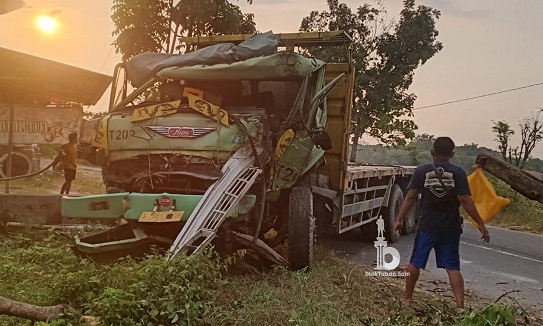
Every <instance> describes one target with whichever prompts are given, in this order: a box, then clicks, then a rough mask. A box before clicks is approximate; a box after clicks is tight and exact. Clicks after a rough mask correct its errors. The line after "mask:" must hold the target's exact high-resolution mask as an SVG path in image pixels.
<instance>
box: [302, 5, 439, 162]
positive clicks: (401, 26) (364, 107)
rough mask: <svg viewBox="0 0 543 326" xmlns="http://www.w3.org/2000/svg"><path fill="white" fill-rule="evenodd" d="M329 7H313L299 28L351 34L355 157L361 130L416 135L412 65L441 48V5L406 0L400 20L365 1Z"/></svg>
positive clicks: (390, 138) (330, 53) (336, 55)
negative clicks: (437, 7)
mask: <svg viewBox="0 0 543 326" xmlns="http://www.w3.org/2000/svg"><path fill="white" fill-rule="evenodd" d="M327 2H328V11H322V12H318V11H312V12H310V14H309V16H307V17H305V18H303V20H302V23H301V26H300V30H301V31H327V30H328V31H331V30H343V31H345V32H347V33H349V34H350V35H351V36H352V37H353V44H352V63H353V64H354V67H355V72H356V81H355V89H354V105H353V107H352V124H351V126H352V130H351V132H352V134H353V138H352V140H353V148H352V150H351V160H354V155H355V154H356V149H357V147H358V141H359V140H360V138H361V137H362V135H363V134H365V133H367V134H369V135H370V136H372V137H374V138H376V139H378V140H380V141H381V142H383V143H384V144H387V145H398V146H403V145H405V143H406V139H412V138H413V137H414V136H415V130H416V129H417V126H416V124H415V123H414V122H413V121H412V120H410V119H405V118H404V117H405V116H407V117H412V116H413V105H414V102H415V99H416V96H415V94H413V93H409V92H408V91H407V90H408V88H409V86H410V85H411V84H412V82H413V76H414V71H415V69H416V68H417V67H419V66H420V65H423V64H424V63H426V61H427V60H428V59H430V58H431V57H432V56H434V54H436V53H437V52H439V51H440V50H441V49H442V47H443V46H442V44H441V43H440V42H438V41H437V36H438V31H437V30H436V27H435V22H436V20H437V19H438V18H439V16H440V13H439V11H437V10H435V9H432V8H430V7H427V6H415V1H414V0H405V1H404V8H403V9H402V11H401V12H400V18H399V21H398V22H394V21H391V20H389V19H388V18H387V16H386V11H385V9H384V8H383V7H382V6H380V2H378V5H379V7H377V8H375V7H372V6H370V5H369V4H365V5H363V6H360V7H358V8H357V9H356V11H355V12H353V11H352V10H351V8H350V7H349V6H347V5H346V4H344V3H340V2H339V1H338V0H327ZM309 52H310V53H311V54H313V55H315V56H317V57H320V58H322V59H324V60H325V61H331V62H333V61H338V60H342V61H343V62H345V61H346V60H347V58H346V56H345V54H344V51H343V52H342V51H340V50H330V49H322V48H311V49H309Z"/></svg>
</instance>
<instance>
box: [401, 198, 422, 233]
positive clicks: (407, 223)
mask: <svg viewBox="0 0 543 326" xmlns="http://www.w3.org/2000/svg"><path fill="white" fill-rule="evenodd" d="M417 206H418V201H416V202H415V203H413V206H411V209H409V212H407V215H406V216H405V219H404V220H403V225H402V234H404V235H407V234H410V233H411V232H413V231H415V229H416V228H417V213H418V208H417Z"/></svg>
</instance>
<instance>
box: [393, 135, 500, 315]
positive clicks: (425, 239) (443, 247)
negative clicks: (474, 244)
mask: <svg viewBox="0 0 543 326" xmlns="http://www.w3.org/2000/svg"><path fill="white" fill-rule="evenodd" d="M431 153H432V158H433V162H432V163H428V164H423V165H421V166H418V167H417V168H416V169H415V172H414V173H413V175H412V176H411V181H410V182H409V185H408V186H407V189H408V192H407V195H406V197H405V200H404V202H403V204H402V207H401V208H400V212H399V213H398V216H397V218H396V223H395V224H394V228H395V230H396V232H399V231H400V230H401V228H402V222H403V219H404V218H405V216H406V214H407V212H409V209H410V208H411V206H412V205H414V204H415V202H416V201H417V197H418V194H419V193H420V194H422V198H421V208H422V215H421V217H420V220H419V224H418V231H417V235H416V238H415V244H414V246H413V253H412V255H411V260H410V262H409V265H408V266H407V270H406V271H407V272H408V273H409V276H407V278H406V280H405V299H404V300H403V302H402V303H403V305H404V306H410V305H411V300H412V298H413V291H414V289H415V285H416V283H417V280H418V278H419V274H420V269H421V268H423V269H424V268H426V263H427V261H428V256H429V255H430V251H431V250H432V248H433V249H434V251H435V255H436V265H437V267H438V268H445V269H446V270H447V274H448V275H449V281H450V283H451V287H452V290H453V294H454V297H455V299H456V304H457V307H459V308H463V307H464V278H463V277H462V273H461V272H460V253H459V247H460V234H462V217H461V216H460V212H459V208H460V205H462V207H463V208H464V209H465V211H466V212H467V213H468V214H469V216H470V217H471V218H473V220H474V221H475V222H477V224H478V225H479V231H480V232H481V239H483V241H484V242H489V241H490V235H489V233H488V230H487V229H486V227H485V223H484V221H483V220H482V219H481V217H480V216H479V212H477V208H476V207H475V204H474V203H473V200H472V199H471V192H470V189H469V184H468V180H467V176H466V172H465V171H464V170H463V169H462V168H461V167H459V166H457V165H454V164H452V163H450V162H449V160H450V159H451V158H452V157H453V156H454V142H453V141H452V139H450V138H449V137H438V138H437V139H436V140H435V142H434V145H433V149H432V150H431Z"/></svg>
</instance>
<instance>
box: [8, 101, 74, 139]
mask: <svg viewBox="0 0 543 326" xmlns="http://www.w3.org/2000/svg"><path fill="white" fill-rule="evenodd" d="M14 113H15V116H14V119H13V143H14V144H63V143H66V142H68V135H69V134H70V133H72V132H77V133H79V131H80V128H81V119H82V117H83V108H82V107H80V106H70V107H43V106H36V105H16V106H15V111H14ZM9 125H10V124H9V106H8V105H5V104H0V143H3V144H7V143H8V134H9Z"/></svg>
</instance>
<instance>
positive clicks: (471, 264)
mask: <svg viewBox="0 0 543 326" xmlns="http://www.w3.org/2000/svg"><path fill="white" fill-rule="evenodd" d="M489 232H490V237H491V239H490V243H488V244H486V243H483V241H482V240H481V239H480V234H479V231H478V230H476V229H475V228H474V227H473V226H472V225H471V224H468V223H466V224H464V234H463V235H462V238H461V242H460V257H461V267H460V268H461V270H462V273H463V275H464V279H465V283H466V290H468V291H470V290H471V291H473V292H475V293H477V294H478V295H479V296H480V297H483V298H485V299H486V300H496V299H498V298H499V297H500V296H502V295H503V294H505V293H508V292H509V291H518V292H512V293H509V294H507V296H510V297H514V298H516V299H517V300H518V301H519V303H520V304H521V305H522V306H523V307H526V308H530V309H531V310H532V311H534V312H535V313H537V314H539V315H541V316H543V236H539V235H534V234H528V233H524V232H518V231H511V230H506V229H502V228H496V227H489ZM414 238H415V235H414V234H410V235H407V236H402V237H401V238H400V240H399V241H398V242H397V243H394V244H391V243H389V244H388V245H389V247H394V248H396V249H397V250H398V251H399V252H400V254H401V259H400V267H405V266H406V265H407V264H408V262H409V258H410V256H411V251H412V249H413V241H414ZM322 242H323V244H324V245H325V246H327V247H330V248H332V249H334V250H336V251H337V252H338V253H339V254H343V255H345V257H347V258H349V259H352V260H353V261H355V262H357V263H360V264H365V265H372V264H373V265H375V260H376V249H375V248H374V247H373V243H372V242H363V241H361V240H360V232H359V231H358V230H353V231H351V232H347V233H346V234H342V235H339V236H338V235H329V234H327V235H325V236H324V237H323V239H322ZM435 266H436V265H435V257H434V255H433V253H432V254H430V259H429V261H428V264H427V266H426V270H423V271H422V272H421V277H420V281H419V283H420V285H421V286H422V287H423V288H426V289H432V287H434V289H435V287H436V286H437V285H439V286H440V287H441V289H443V287H444V286H445V287H447V288H448V285H446V284H445V283H444V282H448V277H447V273H446V271H445V270H443V269H438V268H436V267H435ZM451 297H452V295H451ZM466 302H467V304H469V299H468V300H467V301H466Z"/></svg>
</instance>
